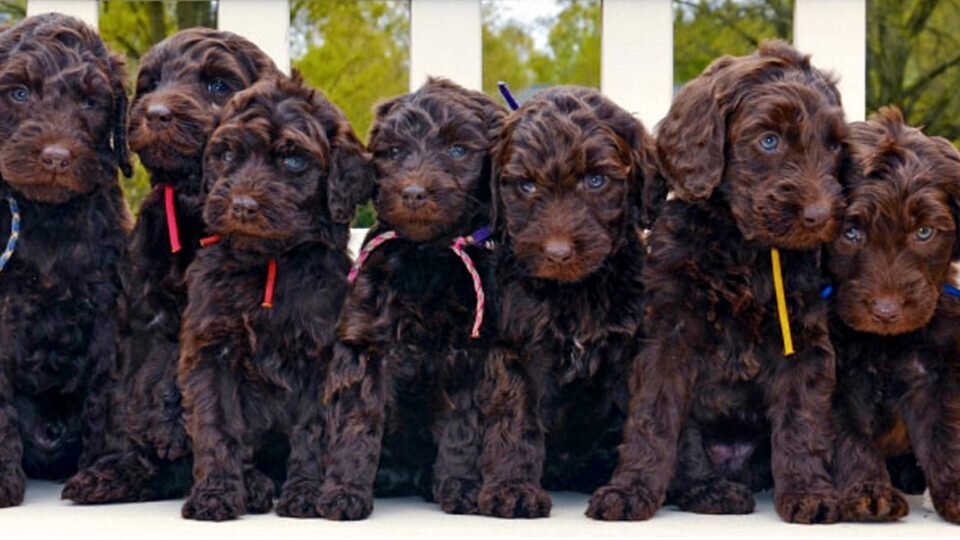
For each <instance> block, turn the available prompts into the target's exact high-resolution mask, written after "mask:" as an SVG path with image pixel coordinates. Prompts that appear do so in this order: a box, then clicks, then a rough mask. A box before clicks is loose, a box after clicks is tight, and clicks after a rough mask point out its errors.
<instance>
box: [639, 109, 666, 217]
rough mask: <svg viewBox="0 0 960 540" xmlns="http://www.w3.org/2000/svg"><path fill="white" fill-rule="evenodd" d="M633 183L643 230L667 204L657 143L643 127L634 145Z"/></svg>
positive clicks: (664, 180)
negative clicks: (637, 194)
mask: <svg viewBox="0 0 960 540" xmlns="http://www.w3.org/2000/svg"><path fill="white" fill-rule="evenodd" d="M633 154H634V169H635V170H634V172H633V174H634V181H635V182H636V183H637V185H639V186H640V196H639V200H638V205H639V209H640V214H639V216H638V218H639V219H638V221H639V223H638V224H639V225H640V226H641V227H643V228H644V229H649V228H650V227H652V226H653V222H654V221H655V220H656V219H657V216H658V215H659V214H660V210H661V209H663V205H664V203H666V202H667V181H666V179H665V178H664V177H663V173H662V171H661V167H660V162H659V161H658V159H657V143H656V141H654V140H653V137H651V136H650V135H649V134H648V133H647V131H646V130H645V129H643V126H642V125H641V126H640V129H639V137H637V141H636V143H635V145H634V150H633Z"/></svg>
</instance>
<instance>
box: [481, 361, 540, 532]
mask: <svg viewBox="0 0 960 540" xmlns="http://www.w3.org/2000/svg"><path fill="white" fill-rule="evenodd" d="M486 369H487V374H486V376H485V381H484V383H483V384H484V386H485V387H486V388H485V389H484V390H483V391H482V392H483V394H484V396H483V399H484V406H483V409H484V415H483V416H484V422H485V426H484V437H483V450H482V453H481V457H480V469H481V471H482V474H483V486H482V488H481V489H480V493H479V495H478V505H479V509H480V513H481V514H485V515H488V516H495V517H504V518H538V517H546V516H548V515H550V506H551V502H550V496H549V495H548V494H547V492H546V491H544V489H543V488H542V487H540V481H541V479H542V477H543V460H544V455H545V453H546V450H545V448H544V433H543V427H542V425H541V422H540V419H539V417H538V413H537V402H538V397H539V389H538V388H535V387H534V386H533V384H532V381H531V380H530V378H529V377H527V376H526V374H525V373H524V369H523V358H522V357H521V356H520V355H518V354H516V352H514V351H512V350H505V349H496V350H494V351H492V352H491V354H490V359H489V361H488V364H487V368H486Z"/></svg>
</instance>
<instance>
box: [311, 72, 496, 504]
mask: <svg viewBox="0 0 960 540" xmlns="http://www.w3.org/2000/svg"><path fill="white" fill-rule="evenodd" d="M505 115H506V111H505V110H504V109H503V108H502V107H500V106H499V105H498V104H497V103H496V102H494V101H493V100H492V99H490V98H488V97H486V96H485V95H483V94H481V93H479V92H472V91H468V90H465V89H463V88H461V87H459V86H457V85H455V84H453V83H451V82H448V81H445V80H441V79H431V80H429V81H428V82H427V83H426V84H424V86H422V87H421V88H420V89H419V90H417V91H416V92H413V93H411V94H406V95H403V96H400V97H397V98H394V99H391V100H389V101H386V102H384V103H382V104H380V105H378V106H377V107H376V110H375V119H374V123H373V127H372V128H371V131H370V142H369V148H370V150H371V152H372V153H373V161H374V165H375V167H376V176H377V185H376V186H377V187H376V194H375V197H374V200H375V202H376V209H377V214H378V219H379V224H378V225H377V226H376V227H374V228H373V229H372V230H371V231H370V233H369V235H368V237H367V239H366V242H365V245H364V248H363V250H362V252H361V254H360V258H359V259H358V265H357V267H355V272H356V280H355V281H354V282H353V285H352V288H351V290H350V294H349V297H348V299H347V302H346V304H345V306H344V309H343V314H342V316H341V318H340V324H339V338H340V339H339V342H338V344H337V347H336V352H335V355H334V363H333V366H332V368H331V370H330V375H329V378H328V383H327V384H328V386H327V391H326V398H325V399H326V402H327V404H328V415H329V418H328V422H329V429H330V439H329V441H330V443H329V444H330V454H329V461H328V466H327V470H326V479H325V481H324V489H323V495H322V497H321V499H320V503H319V506H320V512H321V514H322V515H323V516H324V517H327V518H330V519H362V518H364V517H366V516H368V515H369V514H370V512H371V511H372V509H373V494H374V484H375V483H376V491H377V493H378V494H382V495H413V494H416V495H422V496H424V497H425V498H427V499H428V500H430V499H432V500H434V501H436V502H438V503H439V504H440V507H441V508H442V509H443V510H444V511H445V512H451V513H475V512H476V497H477V490H478V489H479V487H480V473H479V471H478V469H477V463H476V461H477V456H478V455H479V452H480V438H481V427H480V418H479V407H478V404H477V396H476V388H477V381H478V378H479V377H480V374H481V368H482V363H483V361H484V359H485V355H486V343H487V342H488V340H489V333H490V331H491V328H492V325H491V321H490V320H489V313H490V306H489V305H487V306H486V308H485V309H484V303H485V302H488V301H489V298H490V291H489V289H488V286H489V284H490V282H491V279H490V276H489V261H490V258H491V256H490V254H489V253H487V251H486V249H485V248H483V247H482V246H479V245H477V243H478V242H480V241H481V240H482V237H483V235H484V234H486V233H485V232H484V229H483V228H484V227H485V225H486V224H487V222H488V219H489V204H490V195H489V189H490V185H489V180H490V152H491V149H492V147H493V145H494V142H495V135H494V133H495V130H496V129H497V128H498V127H499V126H500V123H501V120H502V119H503V117H504V116H505ZM468 235H472V236H469V237H468ZM468 238H469V240H468ZM378 245H379V247H377V246H378ZM452 246H459V247H458V248H457V249H459V250H462V252H463V253H465V254H466V258H462V257H461V255H460V254H458V253H457V252H456V251H455V249H453V247H452ZM360 264H362V267H360V266H359V265H360ZM471 268H472V269H473V271H474V272H476V275H475V276H472V275H471ZM479 294H483V295H484V296H483V297H481V296H479ZM481 315H483V316H484V317H485V318H481ZM378 463H379V471H378Z"/></svg>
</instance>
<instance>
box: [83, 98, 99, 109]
mask: <svg viewBox="0 0 960 540" xmlns="http://www.w3.org/2000/svg"><path fill="white" fill-rule="evenodd" d="M80 108H82V109H85V110H90V109H96V108H97V102H96V101H94V100H93V99H91V98H86V99H84V100H83V101H81V102H80Z"/></svg>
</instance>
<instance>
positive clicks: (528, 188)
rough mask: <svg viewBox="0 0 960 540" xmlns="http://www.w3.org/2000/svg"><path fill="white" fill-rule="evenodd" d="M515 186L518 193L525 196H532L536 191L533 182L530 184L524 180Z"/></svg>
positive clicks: (535, 185)
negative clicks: (518, 190) (517, 188)
mask: <svg viewBox="0 0 960 540" xmlns="http://www.w3.org/2000/svg"><path fill="white" fill-rule="evenodd" d="M517 185H518V187H519V188H520V191H521V192H523V193H525V194H526V195H532V194H533V193H536V191H537V184H536V183H534V182H531V181H530V180H524V181H523V182H520V183H519V184H517Z"/></svg>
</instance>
